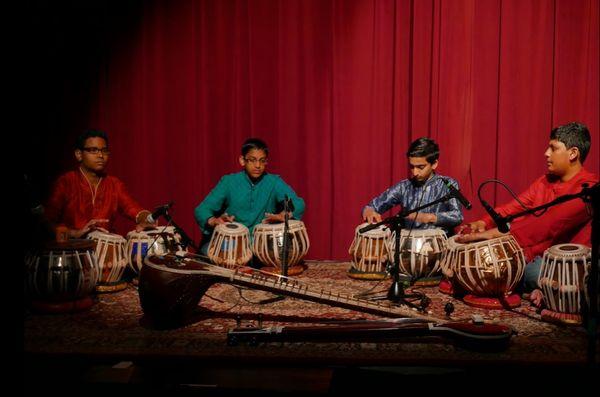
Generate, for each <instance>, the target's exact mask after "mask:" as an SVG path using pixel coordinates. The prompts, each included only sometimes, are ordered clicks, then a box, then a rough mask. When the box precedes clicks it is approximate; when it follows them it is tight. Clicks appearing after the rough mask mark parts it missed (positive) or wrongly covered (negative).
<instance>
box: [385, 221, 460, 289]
mask: <svg viewBox="0 0 600 397" xmlns="http://www.w3.org/2000/svg"><path fill="white" fill-rule="evenodd" d="M395 237H396V233H392V235H391V237H390V258H391V260H392V261H393V260H394V253H395V251H396V247H395V241H396V240H395ZM447 240H448V238H447V237H446V233H445V232H444V231H443V230H442V229H439V228H435V229H418V230H414V229H413V230H407V229H402V231H401V232H400V247H401V248H400V261H399V268H400V272H401V273H406V274H408V275H410V276H411V277H412V279H413V280H415V285H420V286H432V285H438V284H439V282H440V279H441V277H442V276H441V274H440V262H441V261H442V259H443V257H444V255H445V254H446V246H447Z"/></svg>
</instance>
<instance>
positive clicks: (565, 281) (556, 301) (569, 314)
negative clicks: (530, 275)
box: [538, 243, 592, 325]
mask: <svg viewBox="0 0 600 397" xmlns="http://www.w3.org/2000/svg"><path fill="white" fill-rule="evenodd" d="M591 256H592V254H591V250H590V248H588V247H586V246H585V245H581V244H570V243H569V244H558V245H553V246H552V247H550V248H548V249H547V250H546V251H545V252H544V256H543V259H542V265H541V268H540V275H539V277H538V285H539V286H540V288H541V289H542V294H543V296H544V302H545V304H546V308H545V309H543V310H542V313H541V314H542V319H544V320H547V321H552V322H559V323H563V324H573V325H580V324H581V322H582V320H581V302H582V300H583V298H584V294H582V292H583V291H585V288H586V283H585V282H584V280H585V279H586V277H587V275H588V268H589V267H590V266H591Z"/></svg>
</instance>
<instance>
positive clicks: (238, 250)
mask: <svg viewBox="0 0 600 397" xmlns="http://www.w3.org/2000/svg"><path fill="white" fill-rule="evenodd" d="M249 240H250V232H249V231H248V228H247V227H246V226H244V225H242V224H241V223H238V222H227V223H222V224H219V225H217V226H216V227H215V230H214V231H213V234H212V237H211V238H210V243H209V244H208V257H209V258H210V260H211V261H213V263H214V264H216V265H218V266H223V267H227V268H230V269H233V268H236V267H241V266H244V265H246V264H247V263H248V262H250V259H252V251H251V250H250V241H249Z"/></svg>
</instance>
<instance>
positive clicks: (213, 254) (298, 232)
mask: <svg viewBox="0 0 600 397" xmlns="http://www.w3.org/2000/svg"><path fill="white" fill-rule="evenodd" d="M288 226H289V229H288V235H289V245H288V250H287V252H286V254H287V260H286V263H287V266H288V268H287V274H288V275H293V274H298V273H300V272H302V271H303V270H304V267H302V266H299V264H300V261H301V260H302V258H303V257H304V256H305V255H306V253H307V252H308V248H309V247H310V242H309V240H308V234H307V232H306V227H305V226H304V223H303V222H302V221H299V220H289V221H288ZM283 232H284V223H261V224H258V225H256V226H255V227H254V234H253V239H252V245H251V244H250V232H249V231H248V228H247V227H246V226H244V225H242V224H241V223H238V222H227V223H223V224H220V225H217V226H216V227H215V230H214V231H213V234H212V237H211V239H210V243H209V246H208V257H209V258H210V259H211V261H213V262H214V263H215V264H217V265H219V266H223V267H227V268H237V267H242V266H244V265H246V264H247V263H248V262H250V260H251V259H252V256H253V255H256V257H257V258H258V260H260V261H261V262H262V263H263V264H264V265H266V267H267V268H266V270H267V271H273V272H278V273H281V272H282V270H283V269H282V263H283V262H282V257H283Z"/></svg>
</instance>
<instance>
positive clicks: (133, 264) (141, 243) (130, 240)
mask: <svg viewBox="0 0 600 397" xmlns="http://www.w3.org/2000/svg"><path fill="white" fill-rule="evenodd" d="M180 244H181V237H180V236H179V235H178V234H175V228H174V227H173V226H158V227H156V228H153V229H151V230H142V231H139V232H138V231H136V230H132V231H130V232H129V233H127V244H126V246H125V252H126V254H127V261H128V262H127V264H128V265H129V268H130V269H131V270H133V271H134V272H135V274H139V273H140V270H141V269H142V266H143V264H144V258H145V257H146V256H148V255H164V254H166V253H168V252H176V251H179V250H180V249H181V245H180Z"/></svg>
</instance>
